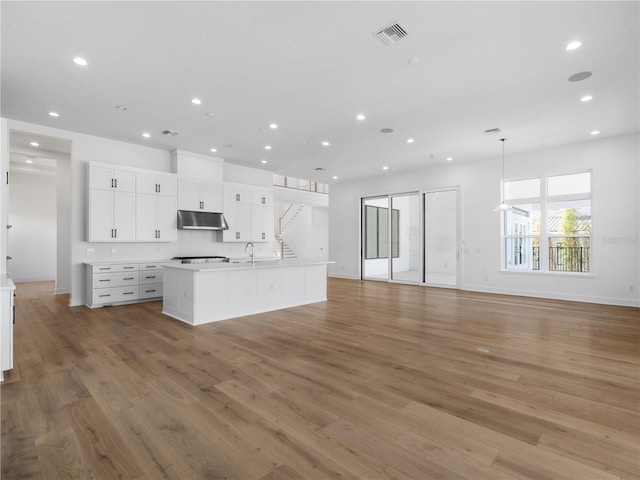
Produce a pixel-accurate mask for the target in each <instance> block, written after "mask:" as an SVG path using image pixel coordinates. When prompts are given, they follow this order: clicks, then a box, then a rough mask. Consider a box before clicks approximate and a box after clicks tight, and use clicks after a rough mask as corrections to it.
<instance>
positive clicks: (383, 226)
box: [362, 196, 389, 280]
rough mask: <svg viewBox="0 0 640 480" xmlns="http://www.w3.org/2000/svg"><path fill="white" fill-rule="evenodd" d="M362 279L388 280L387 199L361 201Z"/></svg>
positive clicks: (378, 198)
mask: <svg viewBox="0 0 640 480" xmlns="http://www.w3.org/2000/svg"><path fill="white" fill-rule="evenodd" d="M362 249H363V252H362V253H363V254H362V278H365V279H368V280H388V279H389V198H388V197H386V196H385V197H375V198H365V199H363V200H362Z"/></svg>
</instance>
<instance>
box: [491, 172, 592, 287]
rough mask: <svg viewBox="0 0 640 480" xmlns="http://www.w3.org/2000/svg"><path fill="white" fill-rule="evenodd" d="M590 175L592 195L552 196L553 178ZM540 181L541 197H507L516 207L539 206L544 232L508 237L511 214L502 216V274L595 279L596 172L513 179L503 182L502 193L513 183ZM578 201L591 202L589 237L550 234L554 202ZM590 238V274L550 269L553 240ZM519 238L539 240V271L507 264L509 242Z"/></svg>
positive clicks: (502, 214)
mask: <svg viewBox="0 0 640 480" xmlns="http://www.w3.org/2000/svg"><path fill="white" fill-rule="evenodd" d="M583 173H588V174H589V192H588V193H572V194H563V195H553V196H548V195H547V192H548V183H549V178H551V177H558V176H569V175H578V174H583ZM534 179H539V183H540V196H539V197H527V198H508V199H507V198H505V200H504V201H505V202H506V203H508V204H509V205H512V206H517V205H522V204H538V205H539V206H540V233H539V234H528V235H513V234H508V233H507V232H506V231H505V228H506V226H507V215H508V214H509V212H501V215H500V253H501V255H500V271H501V272H506V273H522V274H533V275H552V276H558V275H559V276H579V277H593V276H595V275H594V270H595V269H594V262H593V253H594V252H593V238H594V237H593V170H591V169H586V170H576V171H570V172H559V173H550V174H546V175H539V176H535V175H533V176H528V177H520V178H510V179H504V178H503V179H502V180H501V183H500V188H501V191H504V190H503V189H504V188H505V185H506V184H507V183H509V182H518V181H523V180H534ZM575 200H588V201H589V205H590V210H591V228H590V231H589V234H588V235H585V234H576V235H571V234H560V235H558V234H557V233H553V234H552V233H550V232H549V224H548V214H549V211H548V208H549V204H551V203H562V202H570V201H575ZM574 237H575V238H587V239H588V241H589V259H588V262H589V271H586V272H580V271H563V270H551V269H550V266H551V265H550V258H549V257H550V252H549V250H550V248H551V247H550V246H551V241H550V240H551V239H552V238H574ZM516 239H522V240H524V241H525V242H534V241H535V240H534V239H538V244H539V252H538V258H537V262H538V264H539V269H538V270H535V269H533V266H532V267H531V268H527V269H525V268H513V267H511V268H509V267H508V265H507V261H508V259H507V254H508V253H509V252H508V249H507V241H508V240H509V241H515V240H516ZM532 263H535V262H534V255H533V254H532Z"/></svg>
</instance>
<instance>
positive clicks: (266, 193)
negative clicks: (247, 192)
mask: <svg viewBox="0 0 640 480" xmlns="http://www.w3.org/2000/svg"><path fill="white" fill-rule="evenodd" d="M273 197H274V192H273V188H260V187H253V188H252V189H251V203H252V204H253V205H262V206H264V207H273Z"/></svg>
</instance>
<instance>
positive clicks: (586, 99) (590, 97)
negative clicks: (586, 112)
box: [580, 95, 593, 102]
mask: <svg viewBox="0 0 640 480" xmlns="http://www.w3.org/2000/svg"><path fill="white" fill-rule="evenodd" d="M591 100H593V97H592V96H591V95H585V96H584V97H582V98H581V99H580V101H581V102H589V101H591Z"/></svg>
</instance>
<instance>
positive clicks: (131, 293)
mask: <svg viewBox="0 0 640 480" xmlns="http://www.w3.org/2000/svg"><path fill="white" fill-rule="evenodd" d="M123 295H133V292H124V293H123Z"/></svg>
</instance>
